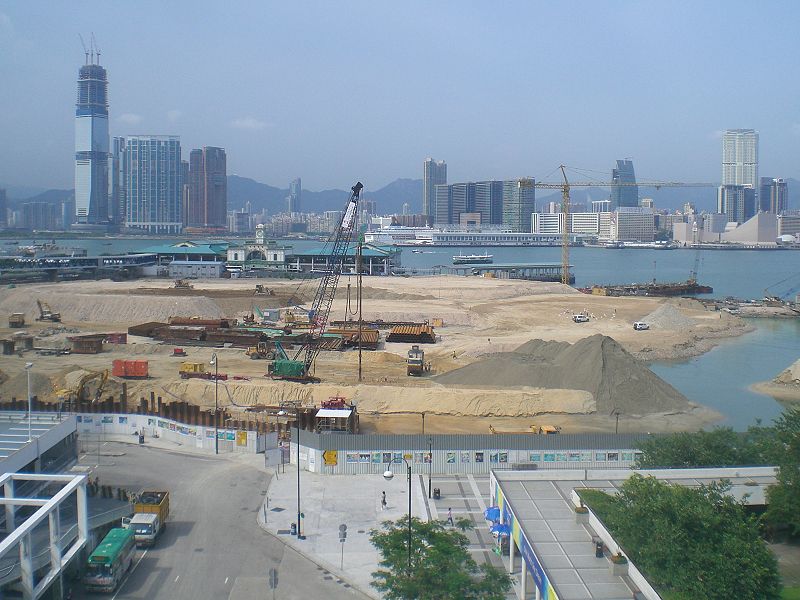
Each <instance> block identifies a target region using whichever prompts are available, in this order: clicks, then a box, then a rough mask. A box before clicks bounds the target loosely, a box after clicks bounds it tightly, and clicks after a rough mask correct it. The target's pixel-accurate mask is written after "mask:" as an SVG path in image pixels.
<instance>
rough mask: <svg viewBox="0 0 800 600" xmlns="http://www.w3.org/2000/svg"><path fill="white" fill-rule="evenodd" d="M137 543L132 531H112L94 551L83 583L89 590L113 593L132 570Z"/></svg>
mask: <svg viewBox="0 0 800 600" xmlns="http://www.w3.org/2000/svg"><path fill="white" fill-rule="evenodd" d="M134 552H136V541H135V539H134V535H133V531H132V530H130V529H119V528H117V529H112V530H111V531H109V532H108V534H107V535H106V537H104V538H103V541H102V542H100V543H99V544H98V546H97V548H95V549H94V552H92V554H91V556H89V561H88V563H87V568H86V575H85V576H84V578H83V582H84V584H85V586H86V589H87V590H94V591H99V592H113V591H114V590H116V589H117V586H118V585H119V583H120V581H122V578H123V577H124V576H125V573H127V572H128V569H130V568H131V564H132V563H133V554H134Z"/></svg>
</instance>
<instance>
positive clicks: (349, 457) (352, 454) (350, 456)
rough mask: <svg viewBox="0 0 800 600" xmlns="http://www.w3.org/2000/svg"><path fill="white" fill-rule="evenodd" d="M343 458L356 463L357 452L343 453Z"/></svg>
mask: <svg viewBox="0 0 800 600" xmlns="http://www.w3.org/2000/svg"><path fill="white" fill-rule="evenodd" d="M345 460H346V461H347V462H348V463H357V462H358V452H348V453H347V454H345Z"/></svg>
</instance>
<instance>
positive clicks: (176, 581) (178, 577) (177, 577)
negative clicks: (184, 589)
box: [175, 575, 181, 583]
mask: <svg viewBox="0 0 800 600" xmlns="http://www.w3.org/2000/svg"><path fill="white" fill-rule="evenodd" d="M180 578H181V576H180V575H175V583H178V579H180Z"/></svg>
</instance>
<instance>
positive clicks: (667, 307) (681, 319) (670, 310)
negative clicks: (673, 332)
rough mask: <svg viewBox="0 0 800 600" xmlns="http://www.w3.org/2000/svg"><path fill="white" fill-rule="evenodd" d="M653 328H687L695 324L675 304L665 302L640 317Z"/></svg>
mask: <svg viewBox="0 0 800 600" xmlns="http://www.w3.org/2000/svg"><path fill="white" fill-rule="evenodd" d="M640 321H644V322H645V323H647V324H648V325H650V328H651V329H686V328H689V327H693V326H694V325H695V321H694V319H691V318H689V317H687V316H686V315H684V314H683V313H682V312H681V311H679V310H678V309H677V308H676V307H675V306H674V305H672V304H669V303H665V304H662V305H661V306H659V307H658V308H657V309H655V310H654V311H653V312H651V313H650V314H649V315H647V316H644V317H642V318H641V319H640Z"/></svg>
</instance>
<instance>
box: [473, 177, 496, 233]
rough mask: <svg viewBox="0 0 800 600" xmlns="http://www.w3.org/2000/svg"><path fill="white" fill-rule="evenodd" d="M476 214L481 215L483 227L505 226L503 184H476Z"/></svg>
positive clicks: (482, 182)
mask: <svg viewBox="0 0 800 600" xmlns="http://www.w3.org/2000/svg"><path fill="white" fill-rule="evenodd" d="M473 210H474V211H475V212H479V213H481V224H482V225H489V224H491V225H502V224H503V182H502V181H479V182H477V183H476V184H475V206H474V207H473Z"/></svg>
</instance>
